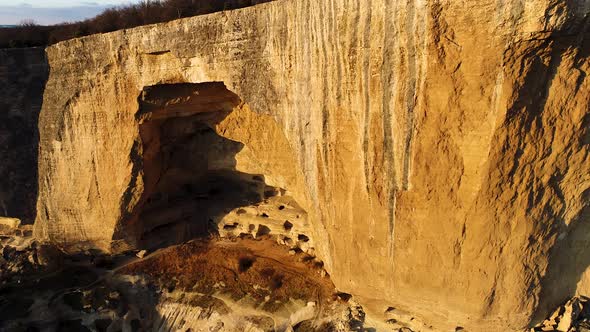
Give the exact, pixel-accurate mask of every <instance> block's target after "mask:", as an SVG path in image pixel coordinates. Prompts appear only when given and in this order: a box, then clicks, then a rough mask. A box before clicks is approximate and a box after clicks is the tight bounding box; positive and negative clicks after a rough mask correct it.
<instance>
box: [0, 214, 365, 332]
mask: <svg viewBox="0 0 590 332" xmlns="http://www.w3.org/2000/svg"><path fill="white" fill-rule="evenodd" d="M12 226H14V225H10V227H8V226H6V227H4V228H2V233H3V234H4V235H2V237H1V243H2V247H1V249H0V250H1V253H2V258H0V265H1V269H0V271H1V272H0V331H113V332H114V331H370V330H371V328H368V327H366V326H365V313H364V311H363V308H362V307H361V306H360V305H358V304H356V303H355V302H354V300H353V299H352V297H351V296H350V295H349V294H346V293H341V292H338V291H337V290H336V289H335V288H334V285H333V284H332V282H331V281H330V278H329V275H328V274H327V273H326V272H325V270H324V269H323V264H322V263H321V262H320V261H318V260H317V259H315V258H314V257H312V256H310V255H308V254H307V253H304V252H303V251H300V250H289V249H288V248H286V247H285V246H281V245H279V244H277V241H276V239H274V238H270V237H267V238H265V237H261V238H257V239H254V238H251V237H244V238H239V237H238V238H232V239H227V238H226V239H221V238H214V239H202V240H193V241H190V242H188V243H185V244H181V245H178V246H172V247H168V248H165V249H160V250H158V251H155V252H152V253H147V252H145V251H129V252H125V253H121V254H118V255H108V254H104V253H101V252H98V251H85V252H82V253H77V254H71V253H67V252H65V251H64V250H62V249H61V248H58V247H55V246H50V245H45V244H40V243H38V242H37V241H35V240H34V239H33V238H32V236H31V235H32V234H31V232H30V226H17V227H12Z"/></svg>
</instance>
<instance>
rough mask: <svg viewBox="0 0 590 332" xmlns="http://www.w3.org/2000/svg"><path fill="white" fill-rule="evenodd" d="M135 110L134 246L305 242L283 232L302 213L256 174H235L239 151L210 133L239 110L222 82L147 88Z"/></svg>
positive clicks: (235, 145)
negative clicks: (243, 239)
mask: <svg viewBox="0 0 590 332" xmlns="http://www.w3.org/2000/svg"><path fill="white" fill-rule="evenodd" d="M139 104H140V109H139V112H138V113H137V119H138V123H139V134H140V138H141V162H140V166H141V170H142V178H143V188H142V189H143V193H142V195H141V198H140V200H139V202H138V203H137V205H136V206H135V209H134V212H133V215H132V216H131V218H130V219H131V220H130V221H129V223H128V225H129V226H131V227H132V228H135V231H134V232H133V233H134V234H135V240H134V242H136V245H137V246H138V247H141V248H146V249H157V248H162V247H166V246H170V245H174V244H179V243H183V242H186V241H188V240H191V239H194V238H208V237H211V236H217V235H221V236H228V235H230V236H233V235H235V236H242V235H251V236H253V237H261V236H267V235H279V234H277V233H289V232H293V233H294V234H293V235H286V236H285V235H284V234H283V235H280V236H281V239H282V240H283V242H284V243H288V244H290V245H295V244H296V243H298V241H302V240H301V239H303V238H305V239H306V238H307V237H306V236H299V237H298V236H297V234H295V232H298V231H300V230H299V229H298V227H294V228H293V227H292V228H290V229H287V228H285V226H284V225H285V224H286V223H287V224H291V225H293V224H295V225H302V224H304V220H303V219H304V218H303V217H302V216H305V211H303V210H302V209H301V208H300V207H299V206H298V205H297V203H296V202H294V200H293V199H292V198H290V197H289V196H284V193H285V189H283V188H279V187H273V186H269V185H268V184H267V183H266V182H265V175H264V174H251V173H247V172H242V171H240V170H238V167H237V166H238V165H237V160H236V156H237V155H238V154H240V153H241V152H242V150H244V148H245V145H244V144H243V143H242V142H238V141H235V140H232V139H228V138H226V137H223V136H221V135H220V134H219V133H217V132H216V130H215V128H216V124H218V123H220V122H221V121H223V120H224V119H225V118H226V117H227V116H228V115H229V114H230V113H231V112H233V111H234V110H235V109H236V107H240V105H241V104H242V102H241V100H240V98H239V97H238V96H237V95H235V94H234V93H233V92H231V91H229V90H228V89H227V88H226V87H225V85H224V84H223V83H221V82H213V83H199V84H161V85H155V86H150V87H146V88H145V89H144V90H143V92H142V94H141V95H140V97H139ZM253 162H256V161H253ZM297 219H300V220H297ZM289 220H290V221H289ZM274 224H277V227H274V226H273V225H274ZM299 228H301V227H299ZM276 230H278V232H277V231H276ZM271 233H272V234H271ZM302 243H303V242H302ZM308 246H309V245H308Z"/></svg>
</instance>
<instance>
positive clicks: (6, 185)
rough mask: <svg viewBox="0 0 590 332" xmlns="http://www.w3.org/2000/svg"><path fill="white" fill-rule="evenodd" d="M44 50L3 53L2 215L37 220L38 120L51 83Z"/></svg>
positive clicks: (0, 108)
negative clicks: (48, 84)
mask: <svg viewBox="0 0 590 332" xmlns="http://www.w3.org/2000/svg"><path fill="white" fill-rule="evenodd" d="M47 69H48V68H47V60H46V58H45V51H44V50H43V49H42V48H26V49H10V50H0V87H1V88H0V216H10V217H17V218H20V219H22V220H23V221H24V222H26V223H32V222H33V221H34V220H35V204H36V201H37V153H38V151H37V149H38V141H39V131H38V129H37V120H38V118H39V112H40V111H41V101H42V99H43V89H44V87H45V81H46V80H47V76H48V74H49V73H48V70H47Z"/></svg>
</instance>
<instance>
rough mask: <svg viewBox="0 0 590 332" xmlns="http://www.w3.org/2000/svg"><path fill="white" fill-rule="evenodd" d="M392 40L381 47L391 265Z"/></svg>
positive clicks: (390, 27) (388, 20)
mask: <svg viewBox="0 0 590 332" xmlns="http://www.w3.org/2000/svg"><path fill="white" fill-rule="evenodd" d="M392 1H394V0H387V1H386V2H385V15H384V20H385V25H384V26H385V31H395V26H394V22H393V17H392V16H393V15H390V13H393V6H392ZM393 41H394V38H391V37H389V38H388V37H387V35H385V36H384V43H383V44H384V45H383V65H382V67H381V77H382V78H383V105H382V107H383V162H382V164H383V167H384V177H385V181H387V193H388V196H387V203H388V207H389V210H388V211H389V215H388V222H389V232H388V235H389V236H388V240H387V242H388V244H389V247H388V255H389V257H390V259H391V262H392V264H393V249H394V232H395V220H394V218H395V196H396V189H397V188H396V177H397V175H396V168H395V158H394V149H393V143H394V138H393V125H392V122H393V117H394V114H393V112H392V104H391V102H392V100H393V95H394V93H395V86H394V85H395V82H394V80H393V68H394V63H393V56H392V53H394V52H393V50H394V49H395V48H394V47H395V45H394V42H393Z"/></svg>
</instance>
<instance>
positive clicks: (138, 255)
mask: <svg viewBox="0 0 590 332" xmlns="http://www.w3.org/2000/svg"><path fill="white" fill-rule="evenodd" d="M146 254H147V250H140V251H138V252H137V254H135V256H137V257H139V258H143V257H144V256H145V255H146Z"/></svg>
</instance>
